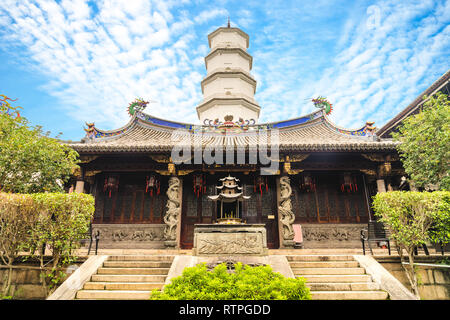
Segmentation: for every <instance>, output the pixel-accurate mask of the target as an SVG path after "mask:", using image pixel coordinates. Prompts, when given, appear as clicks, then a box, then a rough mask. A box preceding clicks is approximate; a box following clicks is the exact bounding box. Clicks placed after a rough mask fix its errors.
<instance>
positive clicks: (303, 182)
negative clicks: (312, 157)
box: [300, 174, 316, 192]
mask: <svg viewBox="0 0 450 320" xmlns="http://www.w3.org/2000/svg"><path fill="white" fill-rule="evenodd" d="M300 189H301V190H305V191H306V192H314V191H316V180H315V179H314V178H312V177H311V175H309V174H305V175H302V176H300Z"/></svg>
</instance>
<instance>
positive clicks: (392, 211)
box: [372, 191, 450, 296]
mask: <svg viewBox="0 0 450 320" xmlns="http://www.w3.org/2000/svg"><path fill="white" fill-rule="evenodd" d="M372 206H373V208H374V211H375V216H377V217H378V218H380V221H381V222H383V223H384V224H385V225H386V226H387V227H388V228H389V230H390V231H391V237H392V238H393V239H394V240H395V242H396V244H397V246H398V247H399V248H400V251H399V253H400V258H401V260H402V262H403V250H405V251H406V253H407V256H408V260H409V267H406V266H405V265H404V264H403V263H402V266H403V267H404V269H405V271H406V275H407V277H408V279H409V281H410V284H411V287H412V289H413V291H414V293H415V294H416V295H417V296H418V295H419V291H418V283H417V276H416V274H415V270H414V249H415V248H416V247H417V246H420V245H422V244H425V242H426V241H432V242H438V241H439V242H442V243H448V242H449V240H450V192H449V191H435V192H413V191H392V192H383V193H378V194H377V195H376V196H375V197H374V201H373V204H372Z"/></svg>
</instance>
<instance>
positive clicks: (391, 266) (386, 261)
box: [374, 255, 450, 300]
mask: <svg viewBox="0 0 450 320" xmlns="http://www.w3.org/2000/svg"><path fill="white" fill-rule="evenodd" d="M446 257H447V259H448V255H447V256H446ZM374 258H375V259H376V260H377V261H378V262H379V263H381V265H382V266H383V267H384V268H385V269H386V270H388V271H389V272H390V273H391V274H392V275H393V276H394V277H396V278H397V279H398V280H399V281H400V282H401V283H402V284H403V285H404V286H405V287H407V288H409V289H410V288H411V286H410V285H409V281H408V278H407V277H406V274H405V272H404V270H403V268H402V266H401V265H400V258H399V257H376V256H375V257H374ZM439 259H442V256H440V255H438V256H420V257H417V258H416V259H415V262H416V263H423V264H436V262H437V260H439ZM417 268H418V271H417V274H418V279H419V283H422V285H420V286H419V293H420V297H421V299H423V300H450V268H449V267H448V265H447V268H446V267H444V266H435V267H431V266H421V265H419V266H417Z"/></svg>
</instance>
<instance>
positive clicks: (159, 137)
mask: <svg viewBox="0 0 450 320" xmlns="http://www.w3.org/2000/svg"><path fill="white" fill-rule="evenodd" d="M88 126H89V129H87V130H86V132H87V136H86V138H84V139H83V140H82V141H81V142H77V143H70V144H69V146H71V147H72V148H73V149H75V150H76V151H78V152H80V153H116V152H133V153H140V152H167V151H171V150H172V149H173V147H174V146H179V147H183V146H189V147H192V146H193V145H195V144H197V145H200V144H201V145H202V148H208V147H217V146H222V147H223V150H224V151H225V150H227V148H228V149H229V148H235V149H237V148H245V149H246V150H248V149H254V148H258V146H261V145H267V143H265V142H264V141H267V142H268V143H269V144H270V143H271V142H272V141H273V143H274V144H275V145H278V146H279V149H280V151H388V150H393V149H395V145H396V143H395V142H393V141H391V140H380V139H377V138H376V137H375V136H374V135H372V131H373V129H372V128H371V126H370V125H367V124H366V126H364V127H362V128H360V129H358V130H347V129H341V128H338V127H337V126H335V125H334V124H332V123H331V122H330V121H329V120H328V118H327V117H326V115H325V114H324V113H323V112H322V111H321V110H320V111H318V112H315V113H312V114H310V115H307V116H304V117H300V118H296V119H291V120H286V121H281V122H276V123H267V124H259V125H254V126H248V127H245V126H241V127H239V126H237V125H236V126H235V127H234V129H232V130H228V131H226V132H225V131H224V130H223V129H220V128H218V127H210V126H196V125H191V124H182V123H176V122H171V121H167V120H162V119H157V118H153V117H151V116H149V115H147V114H144V113H142V112H137V113H136V114H135V115H134V116H133V117H132V119H131V120H130V122H129V123H128V124H127V125H125V126H124V127H122V128H120V129H118V130H113V131H101V130H98V129H97V128H95V127H94V125H93V124H89V125H88ZM368 128H369V130H368ZM277 133H278V143H276V140H274V139H276V134H277ZM261 134H262V137H267V140H261V139H262V138H261ZM258 142H259V144H258ZM240 150H242V149H240Z"/></svg>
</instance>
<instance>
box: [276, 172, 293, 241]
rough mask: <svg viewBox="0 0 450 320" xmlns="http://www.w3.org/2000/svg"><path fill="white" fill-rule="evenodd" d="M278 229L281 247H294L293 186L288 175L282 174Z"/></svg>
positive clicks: (279, 186)
mask: <svg viewBox="0 0 450 320" xmlns="http://www.w3.org/2000/svg"><path fill="white" fill-rule="evenodd" d="M277 187H278V188H277V189H278V190H277V191H278V229H279V232H280V247H281V248H289V247H294V229H293V227H292V224H293V223H294V221H295V215H294V212H293V211H292V204H291V194H292V188H291V183H290V179H289V177H288V176H282V177H280V178H279V180H278V186H277Z"/></svg>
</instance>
